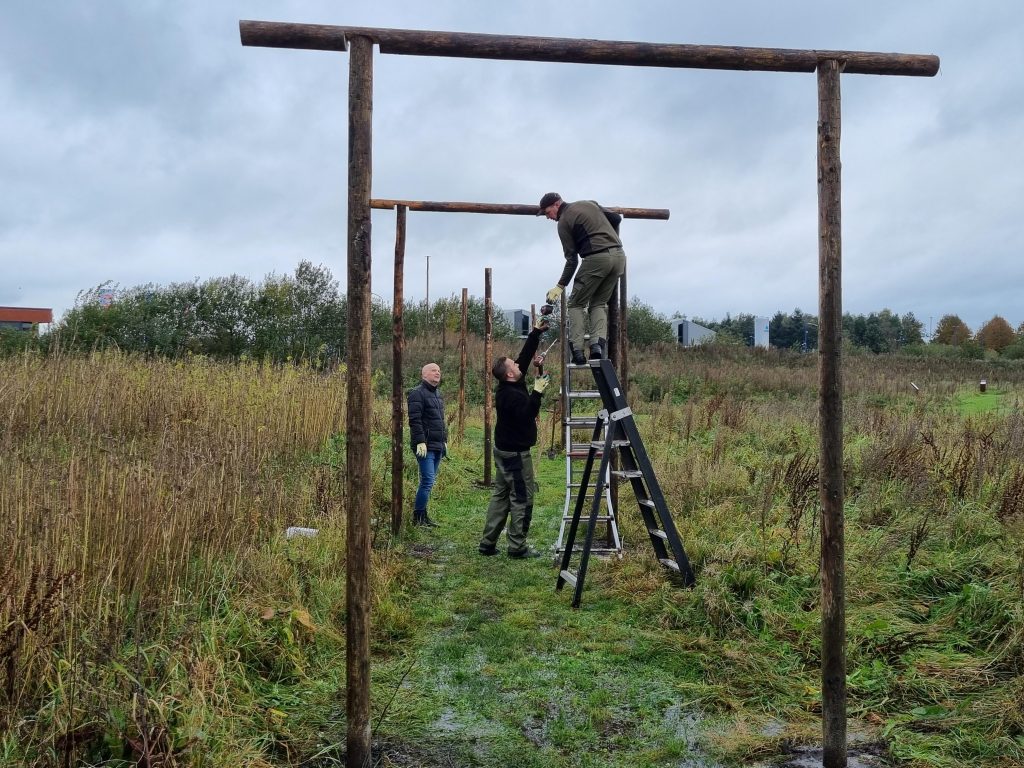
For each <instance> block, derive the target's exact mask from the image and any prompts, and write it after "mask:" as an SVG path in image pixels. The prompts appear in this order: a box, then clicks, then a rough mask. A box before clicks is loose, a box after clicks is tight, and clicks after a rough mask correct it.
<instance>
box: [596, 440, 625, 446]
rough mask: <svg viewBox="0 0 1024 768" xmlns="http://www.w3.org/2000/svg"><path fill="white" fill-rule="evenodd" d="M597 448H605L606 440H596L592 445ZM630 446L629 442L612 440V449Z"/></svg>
mask: <svg viewBox="0 0 1024 768" xmlns="http://www.w3.org/2000/svg"><path fill="white" fill-rule="evenodd" d="M591 445H592V446H594V447H595V448H604V446H605V442H604V440H595V441H594V442H592V443H591ZM627 445H629V440H612V448H625V447H626V446H627Z"/></svg>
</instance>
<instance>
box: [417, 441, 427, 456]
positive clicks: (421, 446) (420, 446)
mask: <svg viewBox="0 0 1024 768" xmlns="http://www.w3.org/2000/svg"><path fill="white" fill-rule="evenodd" d="M416 455H417V456H419V457H420V458H421V459H425V458H427V444H426V443H416Z"/></svg>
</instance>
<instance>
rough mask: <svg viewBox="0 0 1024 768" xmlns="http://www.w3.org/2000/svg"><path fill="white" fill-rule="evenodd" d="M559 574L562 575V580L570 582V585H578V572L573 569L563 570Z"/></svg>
mask: <svg viewBox="0 0 1024 768" xmlns="http://www.w3.org/2000/svg"><path fill="white" fill-rule="evenodd" d="M559 576H561V577H562V581H564V582H565V583H566V584H568V585H569V586H570V587H575V586H576V574H575V573H572V572H571V571H562V572H561V573H560V574H559Z"/></svg>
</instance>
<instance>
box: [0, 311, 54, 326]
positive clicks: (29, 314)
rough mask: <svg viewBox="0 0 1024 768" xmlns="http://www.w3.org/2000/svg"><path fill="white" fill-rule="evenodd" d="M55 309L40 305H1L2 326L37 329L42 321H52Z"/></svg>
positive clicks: (0, 320) (0, 324) (0, 323)
mask: <svg viewBox="0 0 1024 768" xmlns="http://www.w3.org/2000/svg"><path fill="white" fill-rule="evenodd" d="M52 322H53V310H52V309H40V308H38V307H0V328H13V329H14V330H16V331H35V330H37V329H38V326H39V324H40V323H52Z"/></svg>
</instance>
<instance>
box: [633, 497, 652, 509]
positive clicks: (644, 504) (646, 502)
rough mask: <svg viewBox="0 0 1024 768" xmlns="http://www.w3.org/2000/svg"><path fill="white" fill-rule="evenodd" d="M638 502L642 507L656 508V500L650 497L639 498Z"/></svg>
mask: <svg viewBox="0 0 1024 768" xmlns="http://www.w3.org/2000/svg"><path fill="white" fill-rule="evenodd" d="M637 502H638V503H639V504H640V506H641V507H647V508H648V509H654V502H653V501H651V500H650V499H637Z"/></svg>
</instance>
